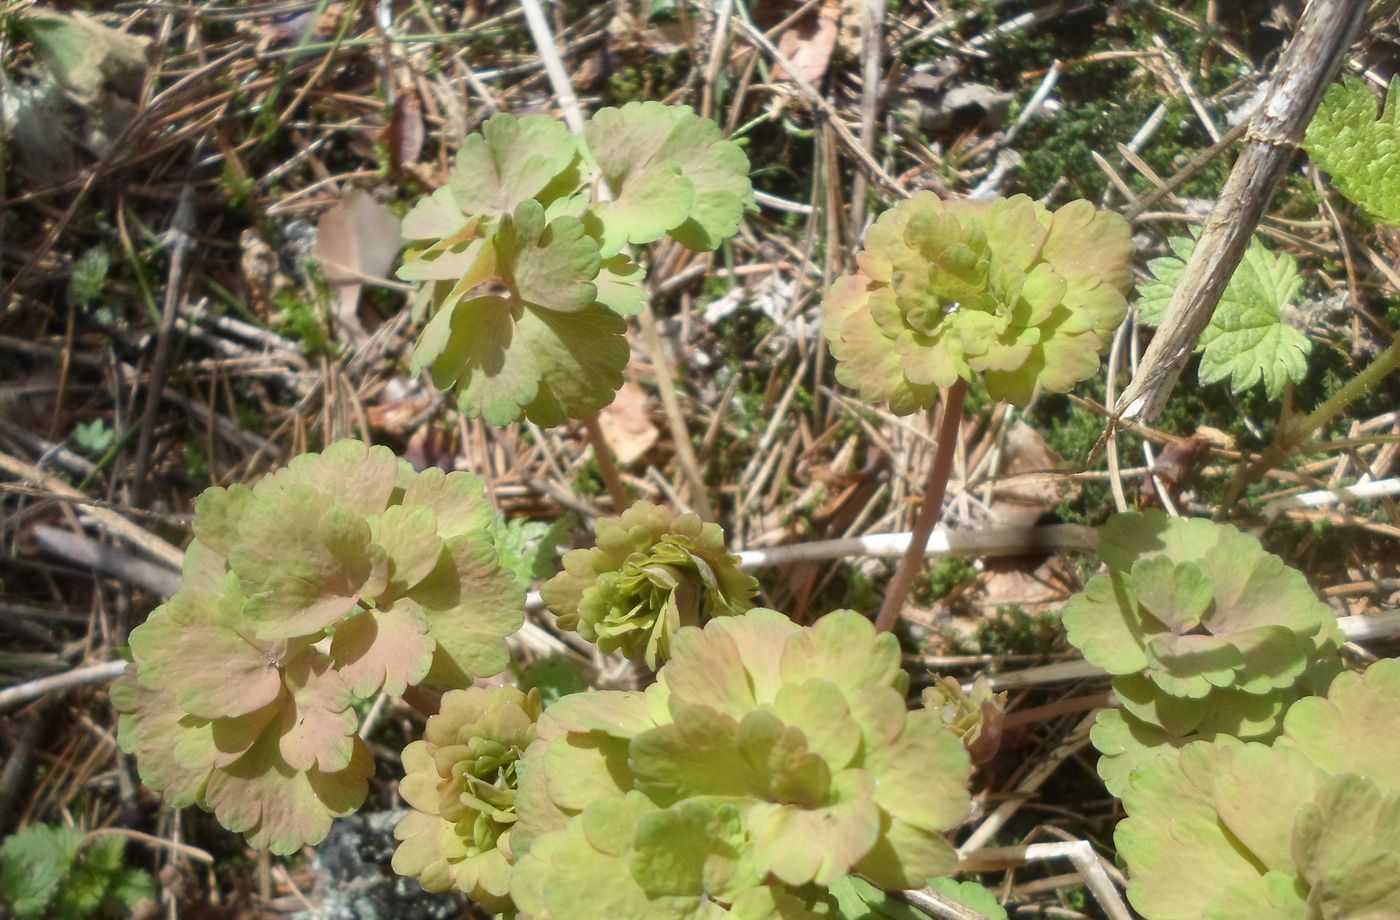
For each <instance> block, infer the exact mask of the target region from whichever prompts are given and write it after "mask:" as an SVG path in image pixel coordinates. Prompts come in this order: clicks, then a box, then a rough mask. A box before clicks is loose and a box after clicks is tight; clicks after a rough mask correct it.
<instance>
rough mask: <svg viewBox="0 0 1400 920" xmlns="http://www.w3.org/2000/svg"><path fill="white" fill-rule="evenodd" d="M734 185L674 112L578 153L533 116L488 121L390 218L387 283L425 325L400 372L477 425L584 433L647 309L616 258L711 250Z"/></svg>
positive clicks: (631, 124)
mask: <svg viewBox="0 0 1400 920" xmlns="http://www.w3.org/2000/svg"><path fill="white" fill-rule="evenodd" d="M748 171H749V164H748V158H747V157H746V156H745V155H744V152H743V150H742V149H740V148H739V147H738V146H737V145H736V144H733V143H731V142H729V141H727V140H725V139H724V138H723V137H722V136H721V134H720V131H719V128H718V126H716V125H715V123H714V122H712V121H710V120H709V119H705V118H700V117H699V116H697V115H695V114H694V113H692V112H691V110H690V108H689V107H688V106H664V105H661V104H659V103H656V102H633V103H628V104H627V105H625V106H623V107H622V108H620V109H615V108H606V109H601V110H599V111H598V112H596V113H595V114H594V115H593V117H592V118H591V119H590V120H589V122H588V124H587V125H586V126H585V129H584V133H583V136H582V137H578V136H575V135H573V134H571V133H570V132H569V130H568V129H567V128H565V127H564V126H563V125H561V124H559V123H558V122H556V121H554V120H553V119H551V118H549V117H547V116H544V115H527V116H525V117H523V118H516V117H514V116H512V115H507V114H499V115H496V116H493V117H492V118H491V119H490V120H489V121H487V122H486V124H485V125H484V126H483V128H482V131H481V133H480V134H474V135H472V136H471V137H469V138H467V140H466V142H465V143H464V144H463V145H462V149H461V151H460V152H459V153H458V157H457V165H456V168H455V169H454V170H453V173H452V177H451V179H450V180H449V181H448V184H447V185H446V186H445V187H444V188H441V189H438V190H437V191H436V192H434V193H433V194H432V195H431V196H429V197H428V198H425V199H424V200H423V201H422V202H420V203H419V204H418V206H417V207H415V208H414V209H413V210H412V211H410V212H409V214H408V215H407V217H405V218H404V224H403V234H404V236H405V238H407V239H409V240H411V241H413V242H412V243H411V245H410V246H409V249H408V251H407V252H406V253H405V255H404V263H403V266H402V267H401V268H400V269H399V273H398V274H399V277H401V278H403V279H404V280H406V281H411V282H414V283H416V284H418V285H419V287H418V290H417V292H416V293H415V295H414V310H415V313H416V315H422V314H423V313H424V312H427V313H429V314H431V317H432V318H431V320H430V321H429V322H428V324H427V326H426V327H425V328H424V330H423V333H422V335H421V336H420V337H419V340H418V344H417V346H416V347H415V349H414V356H413V365H414V369H415V371H416V370H418V369H421V368H428V369H429V370H430V372H431V374H432V378H433V382H434V383H435V384H437V386H439V387H442V388H444V389H446V388H449V387H455V388H456V390H457V398H458V404H459V405H460V406H461V408H462V411H463V412H465V413H467V414H468V415H470V416H481V417H483V418H485V419H486V420H487V421H488V422H491V423H492V424H496V425H505V424H509V423H510V422H514V421H518V420H519V419H521V418H529V419H530V420H532V421H534V422H537V423H539V424H542V425H555V424H558V423H560V422H562V421H563V420H564V419H566V418H575V419H587V418H590V417H592V416H593V415H594V414H595V413H596V412H597V411H598V410H599V409H601V408H603V407H604V406H606V405H607V404H608V403H609V402H611V401H612V394H613V392H614V391H615V390H617V388H618V387H620V386H621V385H622V379H623V378H622V371H623V368H624V367H625V366H626V364H627V357H628V348H627V343H626V341H625V340H624V338H623V333H624V332H625V331H626V328H627V327H626V323H625V322H624V321H623V319H622V317H623V316H624V315H628V314H632V313H636V312H638V311H640V310H641V308H642V304H643V302H644V300H645V298H646V292H645V290H644V289H643V288H642V286H641V282H642V280H643V278H644V272H643V270H642V268H641V266H640V265H638V264H637V263H636V262H635V261H633V260H632V258H631V257H630V256H629V255H627V254H626V253H625V252H623V249H624V247H625V246H626V245H627V244H629V243H650V242H654V241H656V240H659V239H661V238H662V237H663V236H667V235H669V236H670V237H671V238H672V239H674V240H676V241H677V242H678V243H680V244H681V245H683V246H686V247H688V248H690V249H693V250H698V251H708V250H712V249H715V248H716V247H718V246H719V245H720V243H721V242H723V241H724V240H725V239H727V238H729V237H730V236H733V235H734V233H735V232H736V231H737V230H738V227H739V222H740V220H741V219H742V218H743V215H744V213H745V211H746V210H749V209H751V208H752V207H753V189H752V186H751V185H750V183H749V179H748Z"/></svg>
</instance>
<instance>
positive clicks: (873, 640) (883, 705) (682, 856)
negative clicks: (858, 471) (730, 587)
mask: <svg viewBox="0 0 1400 920" xmlns="http://www.w3.org/2000/svg"><path fill="white" fill-rule="evenodd" d="M672 652H673V654H672V657H671V659H670V661H668V662H667V663H666V665H665V666H664V667H663V668H662V669H661V671H660V672H659V674H658V675H657V682H656V683H655V684H654V685H653V686H652V687H651V688H649V689H648V690H647V691H646V692H645V693H641V692H624V691H603V692H599V693H591V694H579V695H575V696H573V697H565V698H564V699H562V700H560V701H559V702H558V703H556V704H554V705H553V706H551V707H550V708H549V709H547V710H546V711H545V714H544V716H543V717H542V718H541V721H540V725H539V732H538V738H537V740H536V741H535V744H534V745H533V746H532V747H531V748H530V750H529V751H527V752H526V758H525V761H524V762H523V764H522V774H523V775H522V778H521V783H520V793H519V796H518V798H517V810H518V813H519V822H518V823H517V826H516V829H515V831H514V832H513V835H512V847H513V849H514V851H515V853H516V855H517V859H518V862H517V865H516V870H515V874H514V875H513V876H512V890H513V892H514V895H515V900H516V904H517V906H518V907H519V908H520V909H521V911H522V913H523V914H524V915H526V916H528V917H531V918H536V920H545V918H562V917H581V918H585V920H591V918H595V917H596V918H599V920H602V918H611V920H632V918H635V920H643V918H653V917H672V916H674V917H682V916H685V917H689V916H692V915H699V916H719V915H720V914H722V913H723V912H724V911H726V910H727V911H730V912H732V913H734V914H737V915H739V916H743V917H749V916H755V915H756V916H770V915H776V916H783V917H789V916H791V917H808V916H813V915H814V914H813V912H812V911H813V910H815V908H816V907H817V906H818V905H817V903H816V902H812V901H810V900H806V899H807V898H809V894H807V893H808V892H810V891H811V890H812V889H813V886H815V888H816V889H817V890H821V889H826V888H829V887H830V886H831V885H833V884H835V883H836V882H837V881H839V880H840V879H842V878H844V877H845V876H847V875H849V874H851V873H859V874H861V875H863V876H865V877H866V878H869V879H870V880H871V881H873V882H875V883H876V884H879V885H882V886H885V887H890V888H901V889H902V888H912V887H919V886H922V885H923V884H925V883H926V882H927V880H928V879H929V878H932V877H935V876H940V875H944V874H946V873H947V872H949V871H951V870H952V869H953V868H955V867H956V865H957V855H956V853H955V851H954V850H953V849H952V847H951V846H950V845H949V844H948V843H947V841H946V840H945V839H944V837H943V832H944V831H945V830H947V829H948V828H950V827H952V826H953V825H954V824H956V823H958V822H959V821H961V820H963V819H964V818H965V817H966V816H967V812H968V809H969V805H970V799H969V797H968V793H967V790H966V784H967V780H968V775H969V773H970V770H971V764H970V761H969V758H968V755H967V752H966V751H965V750H964V749H963V747H962V745H961V744H960V743H959V742H958V740H957V738H956V737H954V735H953V734H952V733H950V732H948V731H947V730H945V729H944V727H943V724H942V720H941V719H940V718H939V717H938V716H937V715H936V714H935V713H932V712H929V711H926V710H917V711H914V712H910V711H908V710H907V709H906V706H905V701H904V693H905V691H906V689H907V686H908V675H907V674H905V672H904V671H902V670H901V669H900V667H899V662H900V652H899V645H898V642H897V640H896V639H895V638H894V637H893V636H891V635H888V634H885V635H877V634H876V632H875V630H874V627H873V626H872V625H871V624H870V622H869V621H868V620H866V619H865V618H864V617H862V616H860V615H859V614H856V613H853V612H850V611H838V612H836V613H833V614H829V615H827V616H826V617H823V618H822V619H821V620H819V621H817V622H816V623H815V624H814V625H813V626H811V627H801V626H798V625H796V624H795V623H793V622H792V621H791V620H789V619H788V618H787V617H785V616H783V615H782V614H780V613H777V612H775V611H772V610H762V609H758V610H751V611H749V612H747V613H744V614H740V615H737V616H732V617H722V618H719V619H715V620H711V621H710V622H709V623H708V624H706V625H705V626H704V627H703V628H696V627H686V628H683V629H682V630H680V632H679V633H677V634H676V636H675V637H674V638H673V644H672ZM600 878H606V879H607V880H608V881H607V882H606V883H605V884H599V883H597V882H596V880H597V879H600ZM590 880H595V881H592V883H591V884H592V886H593V887H592V888H590V887H589V886H590ZM595 889H596V890H605V891H607V892H608V895H607V896H606V897H603V898H602V899H601V900H600V899H599V898H598V897H596V896H595V897H593V898H584V897H581V893H582V892H585V891H588V890H595ZM594 905H597V909H596V910H595V909H594ZM775 905H776V906H775ZM784 905H786V906H784ZM804 905H805V906H804ZM760 906H761V907H762V908H763V911H767V913H763V912H759V913H755V912H756V911H758V909H759V907H760ZM774 911H776V914H774Z"/></svg>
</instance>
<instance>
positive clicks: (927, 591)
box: [916, 557, 977, 600]
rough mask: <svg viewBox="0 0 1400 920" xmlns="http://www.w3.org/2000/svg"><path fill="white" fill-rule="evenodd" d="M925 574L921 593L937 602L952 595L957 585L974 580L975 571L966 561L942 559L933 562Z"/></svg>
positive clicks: (950, 558)
mask: <svg viewBox="0 0 1400 920" xmlns="http://www.w3.org/2000/svg"><path fill="white" fill-rule="evenodd" d="M925 574H926V576H927V581H926V583H925V584H924V585H923V586H922V588H923V591H922V592H921V593H922V594H923V595H924V596H925V597H927V598H929V599H931V600H938V599H940V598H944V597H947V596H948V595H949V594H952V593H953V589H954V588H956V587H958V585H961V584H965V583H967V582H970V581H973V580H974V579H976V578H977V569H976V568H975V567H974V566H973V565H972V563H970V562H968V561H967V560H966V559H957V558H953V557H944V558H942V559H936V560H934V562H933V564H932V565H930V566H929V567H928V570H927V572H926V573H925ZM916 590H917V589H916Z"/></svg>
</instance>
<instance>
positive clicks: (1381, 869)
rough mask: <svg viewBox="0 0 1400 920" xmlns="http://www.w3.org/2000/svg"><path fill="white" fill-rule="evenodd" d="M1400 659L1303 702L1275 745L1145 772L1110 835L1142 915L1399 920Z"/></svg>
mask: <svg viewBox="0 0 1400 920" xmlns="http://www.w3.org/2000/svg"><path fill="white" fill-rule="evenodd" d="M1397 705H1400V660H1395V659H1387V660H1384V661H1380V662H1377V663H1376V664H1374V665H1372V666H1371V667H1370V669H1369V670H1367V671H1366V673H1365V674H1355V673H1348V674H1343V675H1341V676H1339V677H1337V679H1336V680H1335V681H1334V682H1333V683H1332V688H1331V690H1330V691H1329V692H1328V695H1327V698H1325V699H1323V698H1320V697H1313V698H1310V699H1305V700H1300V701H1299V702H1297V703H1295V704H1294V705H1293V708H1292V709H1290V710H1289V711H1288V714H1287V716H1285V717H1284V723H1283V735H1282V737H1280V738H1279V739H1278V740H1277V741H1275V742H1274V744H1273V746H1272V747H1266V746H1265V745H1263V744H1258V743H1241V742H1239V741H1236V740H1234V739H1232V738H1228V737H1222V738H1220V739H1217V740H1216V741H1213V742H1205V741H1198V742H1194V743H1191V744H1188V745H1186V746H1185V747H1183V748H1182V749H1181V750H1180V751H1178V752H1173V753H1172V754H1171V755H1170V756H1166V757H1162V758H1159V759H1156V760H1154V761H1152V762H1151V763H1148V764H1146V765H1144V766H1143V767H1141V768H1140V769H1139V770H1138V771H1137V772H1135V773H1134V774H1133V775H1132V778H1131V781H1130V782H1129V783H1128V786H1127V788H1126V789H1125V790H1124V792H1123V807H1124V809H1125V810H1126V811H1127V813H1128V817H1127V819H1126V820H1124V821H1122V822H1121V823H1120V824H1119V825H1118V829H1117V831H1116V832H1115V834H1114V840H1115V842H1116V843H1117V845H1118V854H1119V855H1120V856H1121V857H1122V858H1123V860H1124V861H1125V862H1126V863H1127V867H1128V873H1129V877H1130V883H1129V885H1128V897H1129V899H1130V900H1131V901H1132V903H1133V906H1134V907H1135V908H1137V910H1138V911H1139V912H1141V913H1142V915H1143V916H1144V917H1146V918H1147V920H1199V918H1211V920H1216V918H1218V920H1233V918H1242V917H1269V918H1279V920H1289V918H1295V920H1310V918H1338V920H1340V918H1346V920H1388V918H1392V917H1397V916H1400V886H1397V885H1396V879H1397V878H1400V741H1397V738H1396V736H1395V734H1394V733H1393V732H1386V731H1383V730H1379V729H1378V727H1379V726H1382V725H1389V724H1392V723H1393V722H1394V718H1395V708H1396V706H1397Z"/></svg>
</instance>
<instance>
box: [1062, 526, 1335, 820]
mask: <svg viewBox="0 0 1400 920" xmlns="http://www.w3.org/2000/svg"><path fill="white" fill-rule="evenodd" d="M1099 553H1100V556H1101V557H1102V559H1103V562H1104V564H1105V566H1106V568H1107V570H1108V571H1107V573H1105V574H1102V575H1096V576H1094V577H1093V578H1092V579H1090V580H1089V583H1088V585H1087V586H1086V587H1085V589H1084V591H1083V592H1082V593H1081V594H1078V595H1076V596H1075V597H1073V598H1071V600H1070V602H1069V603H1068V604H1067V605H1066V606H1065V610H1064V624H1065V630H1066V632H1067V634H1068V637H1069V641H1070V642H1071V644H1073V645H1074V646H1075V647H1076V648H1078V649H1079V650H1080V651H1081V652H1083V653H1084V657H1085V658H1086V659H1087V660H1088V661H1090V662H1092V663H1093V664H1096V665H1098V666H1099V667H1101V668H1103V669H1104V670H1106V671H1108V672H1109V673H1110V674H1113V675H1115V677H1114V681H1113V689H1114V691H1115V693H1116V694H1117V695H1118V698H1119V699H1120V700H1121V701H1122V704H1123V711H1122V712H1116V711H1105V712H1103V713H1101V714H1100V716H1099V718H1098V721H1097V724H1096V725H1095V727H1094V733H1093V739H1094V743H1095V745H1096V746H1097V747H1098V748H1099V750H1100V752H1102V753H1103V754H1104V755H1105V756H1104V757H1103V759H1102V760H1100V762H1099V773H1100V775H1102V776H1103V778H1104V780H1105V783H1106V784H1107V785H1108V788H1109V791H1110V792H1113V793H1114V794H1118V793H1119V792H1121V790H1122V789H1123V787H1124V785H1125V784H1126V781H1127V775H1128V773H1129V772H1130V771H1131V770H1132V769H1133V768H1134V767H1135V766H1137V765H1138V764H1140V763H1141V762H1142V761H1143V760H1144V759H1145V758H1149V757H1153V756H1161V755H1163V754H1165V753H1168V752H1169V751H1170V749H1171V747H1173V746H1180V745H1182V744H1185V743H1187V742H1188V741H1191V740H1194V739H1196V738H1213V737H1217V736H1219V735H1222V734H1228V735H1231V736H1234V737H1237V738H1243V739H1253V740H1267V739H1268V738H1270V737H1272V736H1273V735H1275V734H1276V733H1277V731H1278V728H1279V720H1280V719H1281V718H1282V716H1283V713H1284V711H1285V709H1286V708H1287V707H1288V705H1289V704H1290V703H1292V702H1293V701H1294V700H1296V699H1298V698H1299V697H1300V696H1304V695H1308V694H1311V693H1314V692H1318V691H1319V690H1321V689H1325V686H1326V682H1327V680H1328V679H1329V678H1330V676H1331V674H1332V673H1335V670H1334V669H1335V660H1336V659H1335V652H1336V649H1337V648H1338V646H1339V645H1340V643H1341V633H1340V630H1339V629H1338V627H1337V621H1336V617H1335V616H1334V615H1333V613H1332V611H1331V609H1330V608H1328V607H1327V605H1326V604H1324V603H1322V601H1320V600H1319V599H1318V598H1317V596H1316V595H1315V594H1314V593H1313V591H1312V589H1311V588H1310V587H1309V586H1308V583H1307V579H1305V578H1304V577H1303V575H1302V573H1301V572H1298V571H1297V570H1295V569H1291V568H1289V567H1288V566H1286V565H1284V563H1283V560H1281V559H1279V558H1278V557H1277V556H1274V555H1272V554H1270V553H1268V552H1266V551H1265V550H1264V548H1263V547H1262V546H1260V545H1259V541H1258V540H1256V539H1254V538H1253V537H1251V536H1249V535H1248V534H1245V533H1242V532H1240V531H1239V530H1237V529H1235V528H1234V527H1231V526H1229V525H1225V524H1216V523H1213V522H1211V521H1208V520H1203V519H1187V518H1171V517H1168V516H1167V515H1165V514H1163V513H1161V512H1159V511H1149V512H1146V513H1144V514H1137V513H1125V514H1117V515H1114V516H1113V517H1112V518H1110V519H1109V520H1108V522H1107V523H1106V524H1105V525H1104V526H1103V527H1102V528H1101V529H1100V531H1099Z"/></svg>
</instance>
